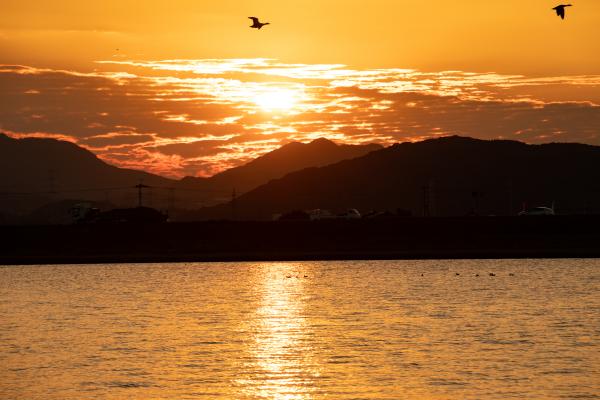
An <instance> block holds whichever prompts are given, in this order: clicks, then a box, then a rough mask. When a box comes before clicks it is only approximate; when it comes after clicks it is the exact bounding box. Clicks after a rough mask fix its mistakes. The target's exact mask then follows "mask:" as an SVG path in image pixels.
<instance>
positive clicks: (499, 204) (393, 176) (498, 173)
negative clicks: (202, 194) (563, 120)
mask: <svg viewBox="0 0 600 400" xmlns="http://www.w3.org/2000/svg"><path fill="white" fill-rule="evenodd" d="M553 202H554V203H555V205H556V211H557V213H585V212H600V147H597V146H590V145H584V144H567V143H563V144H561V143H551V144H543V145H528V144H525V143H521V142H516V141H507V140H492V141H486V140H477V139H472V138H466V137H458V136H453V137H444V138H439V139H431V140H426V141H423V142H418V143H402V144H396V145H393V146H391V147H388V148H385V149H382V150H379V151H375V152H371V153H369V154H367V155H365V156H363V157H360V158H355V159H353V160H345V161H341V162H339V163H336V164H334V165H329V166H325V167H321V168H309V169H305V170H302V171H298V172H294V173H290V174H288V175H286V176H285V177H283V178H281V179H278V180H274V181H271V182H269V183H268V184H266V185H263V186H260V187H258V188H256V189H255V190H252V191H250V192H248V193H247V194H245V195H243V196H240V197H238V198H237V199H236V201H235V203H229V204H223V205H220V206H217V207H211V208H205V209H203V210H200V211H198V212H197V213H196V214H194V215H190V216H189V218H190V219H218V218H231V216H232V215H233V213H234V212H235V216H236V217H237V218H240V219H270V218H271V217H272V215H273V214H276V213H285V212H289V211H292V210H307V209H317V208H319V209H329V210H332V211H343V210H345V209H348V208H356V209H358V210H359V211H361V212H362V213H365V212H368V211H371V210H380V211H385V210H390V211H396V210H398V209H400V210H407V211H409V212H411V213H412V214H413V215H423V214H429V215H437V216H464V215H515V214H516V213H517V212H519V211H520V210H521V208H522V204H526V206H527V207H534V206H539V205H548V206H549V205H551V203H553Z"/></svg>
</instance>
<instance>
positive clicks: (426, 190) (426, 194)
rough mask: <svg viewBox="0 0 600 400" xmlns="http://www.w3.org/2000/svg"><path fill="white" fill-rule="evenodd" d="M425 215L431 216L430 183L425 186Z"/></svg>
mask: <svg viewBox="0 0 600 400" xmlns="http://www.w3.org/2000/svg"><path fill="white" fill-rule="evenodd" d="M423 216H424V217H430V216H431V211H430V198H429V185H425V186H423Z"/></svg>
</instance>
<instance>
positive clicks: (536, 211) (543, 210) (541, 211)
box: [519, 207, 555, 215]
mask: <svg viewBox="0 0 600 400" xmlns="http://www.w3.org/2000/svg"><path fill="white" fill-rule="evenodd" d="M519 215H555V214H554V207H552V208H550V207H534V208H532V209H531V210H527V211H521V212H520V213H519Z"/></svg>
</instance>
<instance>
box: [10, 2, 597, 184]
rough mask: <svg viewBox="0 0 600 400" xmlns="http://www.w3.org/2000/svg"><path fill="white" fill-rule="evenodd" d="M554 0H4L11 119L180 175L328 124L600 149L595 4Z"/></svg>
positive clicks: (231, 161)
mask: <svg viewBox="0 0 600 400" xmlns="http://www.w3.org/2000/svg"><path fill="white" fill-rule="evenodd" d="M557 4H558V3H557V2H551V1H546V0H533V1H527V2H523V1H516V0H504V1H499V2H488V1H482V0H456V1H452V2H450V1H441V0H430V1H428V2H416V1H402V0H395V1H391V0H390V1H388V0H372V1H369V2H364V1H354V0H345V1H338V0H322V1H307V0H299V1H294V2H287V1H281V0H279V1H275V0H256V1H249V0H248V1H241V0H238V1H234V0H224V1H210V2H209V1H203V0H200V1H198V0H195V1H187V0H172V1H170V2H166V1H153V0H151V1H145V2H138V1H130V0H120V1H113V0H108V1H102V2H93V3H92V2H81V1H66V0H57V1H53V2H48V1H23V0H21V1H13V0H4V1H3V2H2V19H1V20H0V64H1V65H0V88H2V89H1V90H0V131H2V132H5V133H7V134H9V135H11V136H14V137H23V136H30V135H35V136H47V137H56V138H63V139H66V140H71V141H74V142H76V143H78V144H79V145H81V146H84V147H86V148H88V149H90V150H91V151H93V152H94V153H96V154H98V155H99V156H100V157H101V158H103V159H104V160H106V161H107V162H109V163H112V164H115V165H119V166H126V167H132V168H139V169H144V170H147V171H151V172H155V173H159V174H163V175H166V176H172V177H181V176H184V175H198V176H206V175H211V174H214V173H215V172H218V171H220V170H223V169H224V168H229V167H232V166H236V165H239V164H240V163H243V162H247V161H248V160H250V159H252V158H255V157H256V156H258V155H260V154H263V153H264V152H266V151H270V150H272V149H274V148H277V147H278V146H280V145H282V144H285V143H287V142H289V141H291V140H300V141H308V140H311V139H314V138H317V137H327V138H330V139H333V140H335V141H337V142H345V143H365V142H378V143H382V144H391V143H394V142H398V141H406V140H419V139H423V138H428V137H435V136H439V135H449V134H460V135H466V136H474V137H479V138H509V139H518V140H522V141H526V142H530V143H541V142H549V141H563V142H572V141H577V142H585V143H591V144H597V145H600V106H599V105H600V40H598V38H600V2H598V1H596V0H581V1H579V2H574V3H573V5H574V6H573V7H570V8H568V9H567V18H566V19H565V20H564V21H563V20H561V19H560V18H558V17H557V16H556V15H555V14H554V12H553V10H552V7H554V6H555V5H557ZM248 16H257V17H260V18H261V20H264V21H269V22H271V25H268V26H266V27H265V28H263V29H262V30H260V31H258V30H254V29H250V28H249V25H250V24H251V21H250V20H249V19H247V17H248Z"/></svg>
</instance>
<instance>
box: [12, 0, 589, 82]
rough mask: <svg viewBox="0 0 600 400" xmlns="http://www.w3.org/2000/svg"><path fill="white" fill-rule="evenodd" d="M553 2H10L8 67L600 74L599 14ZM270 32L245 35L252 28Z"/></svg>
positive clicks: (585, 5) (581, 5)
mask: <svg viewBox="0 0 600 400" xmlns="http://www.w3.org/2000/svg"><path fill="white" fill-rule="evenodd" d="M555 3H557V2H554V1H547V0H532V1H522V0H502V1H496V2H492V1H483V0H454V1H447V0H429V1H414V0H411V1H406V0H370V1H368V2H365V1H363V0H360V1H359V0H296V1H293V2H292V1H281V0H219V1H207V0H172V1H164V0H146V1H143V2H140V1H137V0H105V1H97V2H88V1H86V2H82V1H78V0H54V1H46V0H34V1H32V0H29V1H28V0H3V1H2V21H0V32H1V39H0V54H2V57H3V58H5V60H4V61H5V62H11V63H14V62H19V63H26V64H35V65H39V64H40V63H49V64H52V65H53V66H57V65H59V64H60V65H64V64H68V65H84V64H86V63H89V62H90V61H91V60H97V59H107V58H109V57H112V56H113V55H114V53H115V52H114V50H115V49H116V48H119V49H120V53H121V54H122V55H127V56H128V57H130V58H146V59H172V58H193V59H197V58H231V57H234V58H254V57H265V58H276V59H279V60H282V61H284V62H302V63H342V64H350V65H354V66H356V67H369V68H389V67H401V68H418V69H422V70H431V71H437V70H443V69H460V70H468V71H477V72H481V71H495V72H505V73H521V74H522V73H525V74H543V75H547V74H582V73H587V74H589V73H598V72H599V71H600V40H598V38H599V37H600V2H598V1H596V0H581V1H579V2H576V3H575V6H574V7H571V8H569V9H568V10H567V19H566V20H565V21H560V20H559V18H557V17H556V16H554V15H553V11H552V10H551V8H552V7H554V5H555ZM250 15H256V16H259V17H261V18H264V19H265V20H269V21H271V22H272V25H270V26H269V27H268V29H265V30H264V31H261V32H255V31H253V32H250V31H248V29H247V25H248V20H247V19H246V17H247V16H250Z"/></svg>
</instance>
